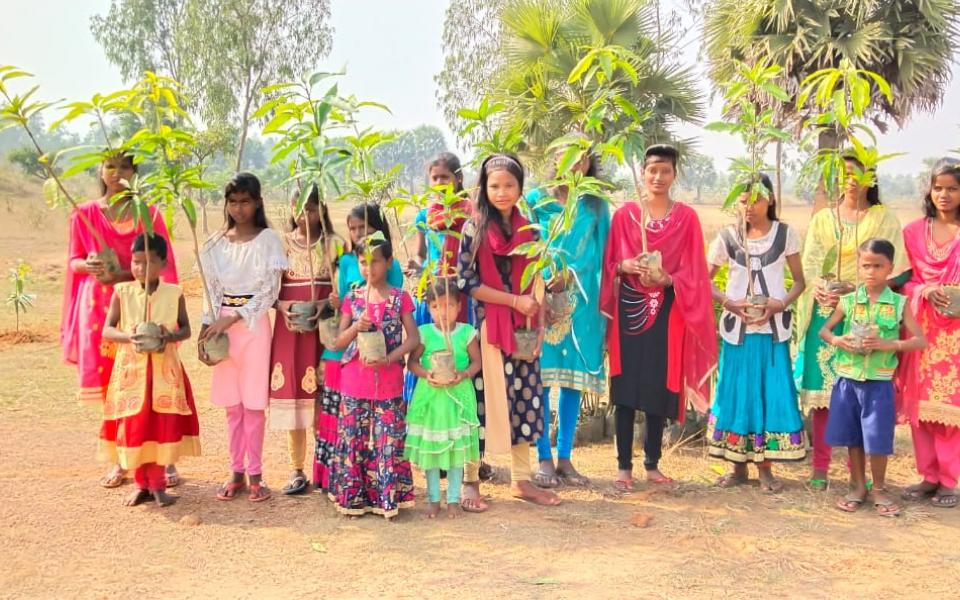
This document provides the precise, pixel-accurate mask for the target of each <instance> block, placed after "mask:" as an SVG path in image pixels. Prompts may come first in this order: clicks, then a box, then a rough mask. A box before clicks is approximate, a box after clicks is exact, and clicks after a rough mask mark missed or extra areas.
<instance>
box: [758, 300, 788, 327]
mask: <svg viewBox="0 0 960 600" xmlns="http://www.w3.org/2000/svg"><path fill="white" fill-rule="evenodd" d="M786 308H787V307H786V305H785V304H784V303H783V300H780V299H778V298H767V302H766V304H764V306H763V314H762V315H760V316H759V317H756V318H755V319H753V322H752V323H750V324H751V325H762V324H764V323H769V322H770V319H772V318H773V316H774V315H776V314H777V313H782V312H783V311H784V310H785V309H786Z"/></svg>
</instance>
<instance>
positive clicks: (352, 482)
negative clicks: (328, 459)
mask: <svg viewBox="0 0 960 600" xmlns="http://www.w3.org/2000/svg"><path fill="white" fill-rule="evenodd" d="M405 412H406V403H405V402H404V400H403V397H402V396H398V397H396V398H388V399H386V400H371V399H368V398H354V397H351V396H342V397H341V401H340V420H339V428H338V436H337V437H338V439H337V446H336V454H335V458H334V461H335V462H334V464H333V469H332V471H331V474H330V477H331V479H330V496H331V497H332V499H333V501H334V502H336V504H337V510H339V511H340V512H341V513H342V514H347V515H363V514H366V513H370V512H372V513H376V514H378V515H383V516H384V517H393V516H395V515H396V514H397V513H398V512H399V511H400V509H401V508H410V507H412V506H413V473H412V471H411V469H410V461H408V460H407V459H406V458H405V457H404V454H403V446H404V435H405V434H406V425H405V423H404V418H405Z"/></svg>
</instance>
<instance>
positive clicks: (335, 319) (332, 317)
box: [317, 303, 340, 349]
mask: <svg viewBox="0 0 960 600" xmlns="http://www.w3.org/2000/svg"><path fill="white" fill-rule="evenodd" d="M317 329H318V331H319V332H320V343H321V344H323V347H324V348H328V349H330V348H333V346H334V343H335V342H336V340H337V336H338V335H340V311H337V310H334V309H333V307H332V306H330V304H329V303H328V304H325V305H324V307H323V308H322V309H320V319H319V320H318V321H317Z"/></svg>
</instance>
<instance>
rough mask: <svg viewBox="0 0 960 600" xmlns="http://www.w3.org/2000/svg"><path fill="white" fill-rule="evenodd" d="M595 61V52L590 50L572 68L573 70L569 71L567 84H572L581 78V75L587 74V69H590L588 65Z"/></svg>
mask: <svg viewBox="0 0 960 600" xmlns="http://www.w3.org/2000/svg"><path fill="white" fill-rule="evenodd" d="M594 60H596V50H591V51H590V52H588V53H587V54H586V55H584V57H583V58H581V59H580V61H579V62H577V64H576V66H575V67H573V70H571V71H570V75H569V76H568V77H567V83H569V84H574V83H576V82H577V81H579V80H580V78H581V77H583V74H584V73H586V72H587V69H589V68H590V65H592V64H593V61H594Z"/></svg>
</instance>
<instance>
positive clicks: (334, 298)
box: [327, 290, 340, 310]
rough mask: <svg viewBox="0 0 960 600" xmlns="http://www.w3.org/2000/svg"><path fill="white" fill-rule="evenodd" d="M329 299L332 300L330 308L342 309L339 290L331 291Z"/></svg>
mask: <svg viewBox="0 0 960 600" xmlns="http://www.w3.org/2000/svg"><path fill="white" fill-rule="evenodd" d="M327 300H328V301H329V302H330V308H332V309H333V310H340V296H339V295H337V290H333V291H331V292H330V296H329V297H328V298H327Z"/></svg>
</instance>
